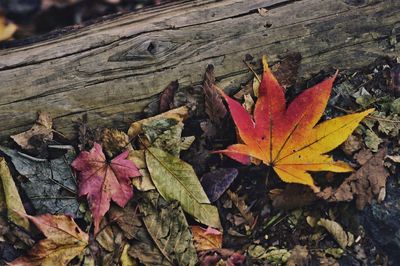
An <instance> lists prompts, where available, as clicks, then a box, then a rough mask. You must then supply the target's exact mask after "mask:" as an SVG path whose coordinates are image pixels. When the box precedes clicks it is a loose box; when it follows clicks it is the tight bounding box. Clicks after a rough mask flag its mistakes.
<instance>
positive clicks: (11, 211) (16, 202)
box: [0, 157, 29, 230]
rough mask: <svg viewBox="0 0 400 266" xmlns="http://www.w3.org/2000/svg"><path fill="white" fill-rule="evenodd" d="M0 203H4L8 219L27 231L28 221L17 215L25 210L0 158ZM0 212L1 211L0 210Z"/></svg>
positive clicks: (7, 170) (5, 164) (3, 161)
mask: <svg viewBox="0 0 400 266" xmlns="http://www.w3.org/2000/svg"><path fill="white" fill-rule="evenodd" d="M0 202H5V204H4V207H6V208H7V216H8V219H10V220H11V221H12V222H13V223H15V224H16V225H19V226H21V227H23V228H25V229H26V230H28V229H29V221H28V219H27V218H26V217H24V216H21V215H20V214H18V213H22V214H26V212H25V208H24V205H23V204H22V201H21V198H20V196H19V193H18V189H17V186H16V185H15V183H14V179H13V178H12V176H11V173H10V169H9V168H8V166H7V163H6V160H5V159H4V158H3V157H0ZM1 205H2V203H0V206H1ZM0 211H2V210H1V208H0Z"/></svg>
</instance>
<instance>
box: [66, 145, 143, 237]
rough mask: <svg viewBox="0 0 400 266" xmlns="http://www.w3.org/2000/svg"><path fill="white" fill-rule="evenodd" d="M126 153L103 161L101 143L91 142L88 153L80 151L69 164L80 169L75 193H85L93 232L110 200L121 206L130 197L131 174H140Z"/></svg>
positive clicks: (97, 228)
mask: <svg viewBox="0 0 400 266" xmlns="http://www.w3.org/2000/svg"><path fill="white" fill-rule="evenodd" d="M128 153H129V152H128V151H125V152H123V153H121V154H120V155H118V156H117V157H115V158H114V159H113V160H111V162H107V160H106V157H105V155H104V153H103V150H102V148H101V145H100V144H98V143H94V146H93V148H92V149H91V150H90V151H89V152H88V151H83V152H81V153H80V154H79V156H78V157H77V158H76V159H75V160H74V161H73V162H72V164H71V165H72V167H73V168H74V169H75V170H77V171H79V172H80V175H79V177H80V178H79V196H83V195H87V198H88V201H89V205H90V210H91V211H92V215H93V219H94V233H95V234H96V233H97V232H98V230H99V225H100V221H101V219H102V218H103V216H104V214H105V213H106V212H107V211H108V209H109V208H110V201H111V200H113V201H114V202H115V203H117V204H118V205H119V206H121V207H124V206H125V204H126V203H127V202H128V201H129V200H130V199H131V198H132V196H133V190H132V186H131V177H137V176H140V173H139V170H138V169H137V167H136V166H135V164H134V163H133V162H132V161H130V160H127V159H126V158H127V157H128Z"/></svg>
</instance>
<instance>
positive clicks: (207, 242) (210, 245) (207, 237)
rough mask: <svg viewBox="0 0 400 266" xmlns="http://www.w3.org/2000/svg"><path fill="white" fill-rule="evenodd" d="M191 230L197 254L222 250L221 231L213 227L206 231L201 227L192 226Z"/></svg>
mask: <svg viewBox="0 0 400 266" xmlns="http://www.w3.org/2000/svg"><path fill="white" fill-rule="evenodd" d="M190 229H191V231H192V235H193V241H194V246H195V247H196V250H197V252H199V251H203V250H209V249H218V248H222V233H221V232H220V231H218V230H215V229H213V228H211V227H209V228H207V229H205V228H203V227H201V226H191V227H190Z"/></svg>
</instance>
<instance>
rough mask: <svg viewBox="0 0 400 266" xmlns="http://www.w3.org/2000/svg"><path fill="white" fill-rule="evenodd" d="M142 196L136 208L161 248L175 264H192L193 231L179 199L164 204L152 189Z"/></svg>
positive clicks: (193, 263) (195, 257)
mask: <svg viewBox="0 0 400 266" xmlns="http://www.w3.org/2000/svg"><path fill="white" fill-rule="evenodd" d="M142 195H143V198H142V201H140V203H139V208H140V211H141V213H142V214H143V215H144V216H143V222H144V224H145V225H146V228H147V230H148V232H149V234H150V235H151V237H152V238H153V240H154V242H155V243H156V245H157V246H158V248H159V249H160V251H161V252H162V253H163V254H164V256H165V257H166V258H167V259H168V261H170V262H171V263H172V264H174V265H195V264H196V263H197V254H196V249H195V247H194V244H193V241H192V234H191V232H190V230H189V225H188V224H187V221H186V218H185V214H184V213H183V211H182V209H181V207H180V206H179V204H178V202H176V201H173V202H171V203H167V202H166V201H165V200H164V199H163V198H162V197H161V196H160V194H158V193H157V192H155V191H148V192H145V193H143V194H142Z"/></svg>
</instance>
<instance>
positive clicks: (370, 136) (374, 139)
mask: <svg viewBox="0 0 400 266" xmlns="http://www.w3.org/2000/svg"><path fill="white" fill-rule="evenodd" d="M364 141H365V145H367V147H368V148H370V149H371V151H373V152H377V151H378V149H379V144H381V143H382V142H383V140H382V139H381V138H380V137H378V135H376V133H375V132H374V131H372V130H370V129H367V131H365V138H364Z"/></svg>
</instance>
